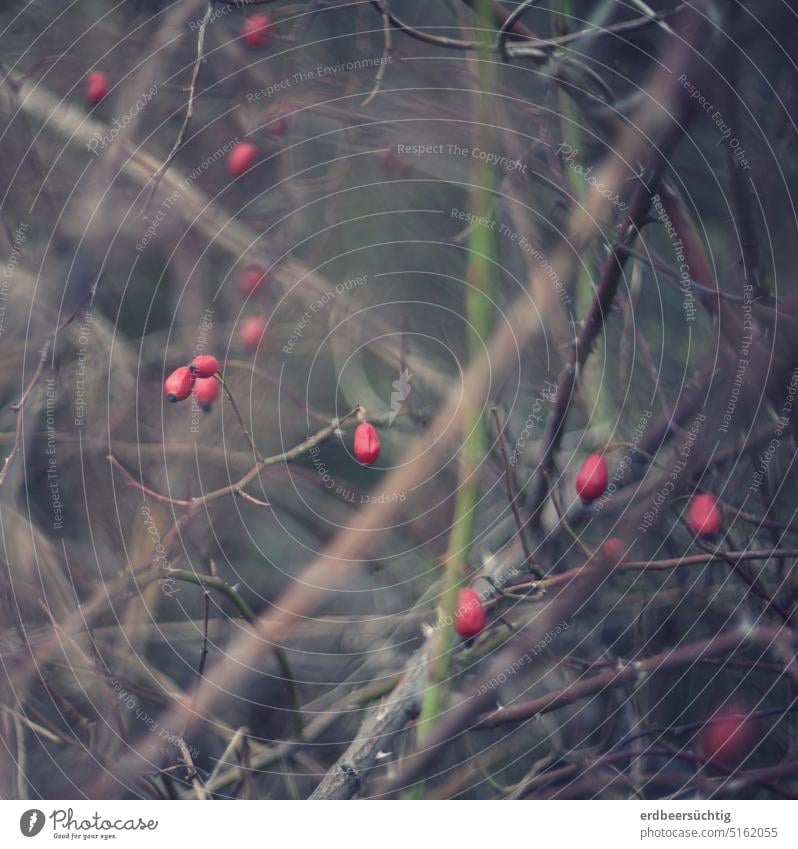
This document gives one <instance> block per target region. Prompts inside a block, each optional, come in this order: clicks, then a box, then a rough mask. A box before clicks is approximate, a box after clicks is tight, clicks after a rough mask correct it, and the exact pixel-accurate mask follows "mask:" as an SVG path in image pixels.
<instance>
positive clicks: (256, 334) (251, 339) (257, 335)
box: [238, 315, 266, 351]
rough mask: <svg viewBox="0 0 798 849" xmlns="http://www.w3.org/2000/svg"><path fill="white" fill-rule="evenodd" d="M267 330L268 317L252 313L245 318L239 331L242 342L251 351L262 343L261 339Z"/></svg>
mask: <svg viewBox="0 0 798 849" xmlns="http://www.w3.org/2000/svg"><path fill="white" fill-rule="evenodd" d="M265 331H266V319H264V318H261V316H259V315H251V316H250V317H249V318H245V319H244V321H243V323H242V324H241V330H239V331H238V338H239V340H240V341H241V344H242V345H243V346H244V347H245V348H246V349H247V350H249V351H254V350H256V349H257V347H258V346H259V345H260V340H261V339H262V338H263V334H264V333H265Z"/></svg>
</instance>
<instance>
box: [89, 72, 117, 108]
mask: <svg viewBox="0 0 798 849" xmlns="http://www.w3.org/2000/svg"><path fill="white" fill-rule="evenodd" d="M110 90H111V85H110V83H109V82H108V74H106V73H105V71H90V72H89V73H88V74H87V75H86V100H88V101H89V103H99V102H100V101H101V100H102V99H103V98H105V97H106V96H107V94H108V92H109V91H110Z"/></svg>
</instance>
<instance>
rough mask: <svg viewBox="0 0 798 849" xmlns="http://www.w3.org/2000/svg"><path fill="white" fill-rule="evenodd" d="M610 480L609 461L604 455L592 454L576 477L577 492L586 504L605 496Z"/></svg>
mask: <svg viewBox="0 0 798 849" xmlns="http://www.w3.org/2000/svg"><path fill="white" fill-rule="evenodd" d="M609 480H610V473H609V469H608V468H607V461H606V460H605V459H604V455H603V454H591V455H590V456H589V457H588V458H587V460H585V462H584V463H583V464H582V468H581V469H580V470H579V474H578V475H577V476H576V491H577V492H578V493H579V497H580V498H581V499H582V501H583V502H584V503H585V504H590V502H591V501H595V500H596V499H597V498H600V497H601V496H602V495H604V493H605V491H606V489H607V484H608V483H609Z"/></svg>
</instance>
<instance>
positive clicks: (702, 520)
mask: <svg viewBox="0 0 798 849" xmlns="http://www.w3.org/2000/svg"><path fill="white" fill-rule="evenodd" d="M688 521H689V523H690V530H691V531H692V532H693V533H694V534H695V535H696V536H697V537H711V536H713V535H714V534H716V533H718V531H719V530H720V529H721V527H722V526H723V514H722V513H721V512H720V507H719V506H718V502H717V501H716V500H715V496H714V495H709V494H707V493H704V494H702V495H696V496H695V498H693V500H692V501H691V502H690V512H689V515H688Z"/></svg>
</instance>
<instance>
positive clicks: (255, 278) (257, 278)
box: [238, 265, 269, 295]
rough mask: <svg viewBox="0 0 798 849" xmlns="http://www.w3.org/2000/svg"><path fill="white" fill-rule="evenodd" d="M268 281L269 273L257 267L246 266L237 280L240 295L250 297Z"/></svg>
mask: <svg viewBox="0 0 798 849" xmlns="http://www.w3.org/2000/svg"><path fill="white" fill-rule="evenodd" d="M268 279H269V273H268V272H267V271H266V270H265V269H263V268H260V267H259V266H257V265H248V266H247V267H246V268H245V269H244V270H243V272H242V273H241V277H240V278H239V279H238V288H239V289H241V292H242V294H244V295H251V294H252V293H253V292H255V291H257V290H258V289H259V288H260V287H261V286H262V285H263V284H264V283H265V282H266V281H267V280H268Z"/></svg>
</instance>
